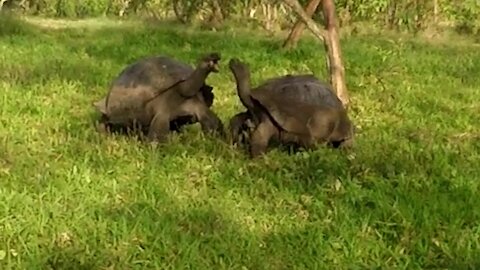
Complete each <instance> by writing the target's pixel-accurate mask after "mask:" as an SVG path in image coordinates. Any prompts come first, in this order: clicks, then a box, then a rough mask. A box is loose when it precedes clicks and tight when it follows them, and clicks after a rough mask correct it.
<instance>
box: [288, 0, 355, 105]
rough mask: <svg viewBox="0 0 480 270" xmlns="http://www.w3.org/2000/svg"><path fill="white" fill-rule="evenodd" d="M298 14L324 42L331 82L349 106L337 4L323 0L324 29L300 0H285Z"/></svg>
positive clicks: (330, 0) (344, 102)
mask: <svg viewBox="0 0 480 270" xmlns="http://www.w3.org/2000/svg"><path fill="white" fill-rule="evenodd" d="M283 1H284V2H285V3H286V4H287V5H289V6H290V8H292V10H293V11H294V12H295V13H296V14H297V16H298V17H299V18H300V19H301V20H302V21H303V22H304V23H305V24H306V26H307V27H308V29H310V31H312V33H313V34H314V35H315V36H316V37H317V38H318V39H320V40H321V41H323V42H324V45H325V50H326V52H327V55H328V57H327V68H328V70H329V73H330V83H331V84H332V86H333V88H334V89H335V91H336V93H337V96H338V98H339V99H340V100H341V101H342V103H343V105H344V106H345V107H348V105H349V103H350V98H349V96H348V91H347V86H346V84H345V68H344V66H343V62H342V52H341V48H340V41H339V37H338V30H337V27H338V26H337V22H336V16H335V5H334V4H333V0H323V1H322V7H323V16H324V18H325V28H326V29H327V30H324V29H322V28H320V27H318V26H317V24H316V23H315V22H314V21H313V20H312V19H311V18H310V17H309V16H308V15H307V14H306V13H305V11H304V10H303V8H302V6H301V5H300V3H299V2H298V0H283Z"/></svg>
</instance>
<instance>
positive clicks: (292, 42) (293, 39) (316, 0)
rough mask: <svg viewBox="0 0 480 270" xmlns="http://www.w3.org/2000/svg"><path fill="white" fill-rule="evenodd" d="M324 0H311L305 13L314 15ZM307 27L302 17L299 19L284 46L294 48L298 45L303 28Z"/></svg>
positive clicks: (310, 15)
mask: <svg viewBox="0 0 480 270" xmlns="http://www.w3.org/2000/svg"><path fill="white" fill-rule="evenodd" d="M321 1H322V0H310V2H308V4H307V6H306V7H305V13H306V14H307V16H308V17H310V18H311V17H312V16H313V14H315V11H317V7H318V5H320V2H321ZM304 29H305V24H304V23H303V21H302V20H301V19H298V20H297V22H296V23H295V25H294V26H293V28H292V31H291V32H290V34H289V35H288V38H287V39H286V40H285V42H284V43H283V47H284V48H286V49H293V48H295V47H297V43H298V41H299V40H300V36H301V35H302V32H303V30H304Z"/></svg>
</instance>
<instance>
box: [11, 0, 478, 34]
mask: <svg viewBox="0 0 480 270" xmlns="http://www.w3.org/2000/svg"><path fill="white" fill-rule="evenodd" d="M300 2H301V3H302V4H303V5H306V3H307V2H308V1H307V0H304V1H300ZM479 3H480V2H479V1H478V0H465V1H451V0H426V1H418V0H401V1H398V0H337V1H335V4H336V8H337V11H338V14H339V15H338V17H339V19H340V22H341V25H348V24H351V23H355V22H360V21H367V22H370V23H374V24H376V25H377V26H380V27H387V28H391V29H397V30H406V31H414V32H416V31H419V30H424V29H426V28H428V27H431V26H437V25H438V24H442V23H453V24H454V25H455V26H456V28H457V29H458V30H459V31H461V32H466V33H474V34H476V33H478V32H479V29H480V4H479ZM435 5H436V6H435ZM4 6H5V7H6V8H10V9H14V10H17V11H19V12H23V13H26V14H35V15H45V16H59V17H72V18H76V17H94V16H100V15H113V16H126V15H130V16H132V15H135V16H139V15H140V16H145V15H147V16H154V17H157V18H158V17H162V18H165V17H171V16H175V17H176V18H177V19H178V20H180V21H182V22H183V23H189V22H193V21H195V20H200V21H203V22H212V21H215V22H216V23H222V22H223V21H224V20H225V19H227V18H229V17H231V16H232V15H237V17H241V18H242V19H245V18H252V19H255V20H258V21H259V22H261V23H262V24H264V25H267V26H268V28H272V27H271V25H272V24H277V25H282V24H284V22H285V21H290V20H291V19H292V18H294V16H293V15H292V14H289V9H288V8H287V7H286V6H285V5H284V4H283V3H282V1H277V0H236V1H234V0H172V1H167V0H82V1H78V0H7V2H5V4H4ZM317 17H320V16H315V18H316V19H321V18H317Z"/></svg>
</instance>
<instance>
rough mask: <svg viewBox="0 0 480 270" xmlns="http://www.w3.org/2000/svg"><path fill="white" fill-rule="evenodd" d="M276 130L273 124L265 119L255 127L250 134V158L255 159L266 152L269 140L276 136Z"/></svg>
mask: <svg viewBox="0 0 480 270" xmlns="http://www.w3.org/2000/svg"><path fill="white" fill-rule="evenodd" d="M277 132H278V131H277V129H276V127H275V126H274V125H273V123H272V122H271V121H270V120H269V119H267V120H264V121H262V122H260V124H259V125H258V126H257V128H256V129H255V131H254V132H253V134H252V138H251V141H250V156H251V157H252V158H256V157H258V156H259V155H262V154H264V153H265V152H266V151H267V148H268V144H269V142H270V139H271V138H272V137H273V136H274V135H275V134H277Z"/></svg>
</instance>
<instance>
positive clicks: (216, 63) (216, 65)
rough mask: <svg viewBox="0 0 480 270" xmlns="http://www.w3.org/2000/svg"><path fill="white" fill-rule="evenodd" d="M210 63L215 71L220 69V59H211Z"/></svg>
mask: <svg viewBox="0 0 480 270" xmlns="http://www.w3.org/2000/svg"><path fill="white" fill-rule="evenodd" d="M209 65H210V67H211V68H212V71H213V72H219V71H220V65H219V63H218V59H212V60H210V62H209Z"/></svg>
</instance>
